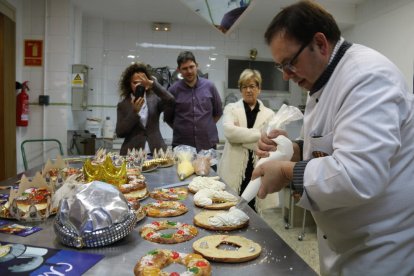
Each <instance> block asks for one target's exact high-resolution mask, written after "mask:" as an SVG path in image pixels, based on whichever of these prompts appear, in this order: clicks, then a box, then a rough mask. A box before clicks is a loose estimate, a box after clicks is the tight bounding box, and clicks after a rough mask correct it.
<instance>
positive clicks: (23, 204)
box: [15, 188, 52, 214]
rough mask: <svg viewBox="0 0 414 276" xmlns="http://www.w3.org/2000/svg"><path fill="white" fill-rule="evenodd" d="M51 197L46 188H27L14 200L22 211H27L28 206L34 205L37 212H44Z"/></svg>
mask: <svg viewBox="0 0 414 276" xmlns="http://www.w3.org/2000/svg"><path fill="white" fill-rule="evenodd" d="M51 197H52V195H51V193H50V192H49V190H47V189H46V188H29V189H27V190H25V191H24V193H23V194H22V195H21V196H19V197H17V198H16V199H15V200H16V203H17V207H18V208H19V209H20V210H21V211H22V212H23V213H27V212H28V211H29V209H30V206H32V205H34V206H35V207H36V210H37V211H38V212H40V213H41V214H45V213H46V209H47V208H48V207H49V204H50V202H51Z"/></svg>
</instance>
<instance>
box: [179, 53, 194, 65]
mask: <svg viewBox="0 0 414 276" xmlns="http://www.w3.org/2000/svg"><path fill="white" fill-rule="evenodd" d="M189 60H191V61H194V63H197V62H196V59H195V56H194V54H193V53H192V52H190V51H183V52H181V53H180V54H179V55H178V57H177V65H178V67H180V66H181V64H183V63H186V62H187V61H189Z"/></svg>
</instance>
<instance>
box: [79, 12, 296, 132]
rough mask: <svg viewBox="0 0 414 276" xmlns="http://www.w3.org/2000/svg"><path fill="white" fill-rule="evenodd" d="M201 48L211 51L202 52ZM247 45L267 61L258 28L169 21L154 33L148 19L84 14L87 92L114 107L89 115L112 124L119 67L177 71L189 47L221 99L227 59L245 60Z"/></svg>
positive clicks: (95, 102)
mask: <svg viewBox="0 0 414 276" xmlns="http://www.w3.org/2000/svg"><path fill="white" fill-rule="evenodd" d="M144 45H155V46H150V47H144ZM157 46H159V47H160V48H157ZM200 47H204V48H208V49H209V50H201V49H200ZM251 48H256V49H258V52H259V54H258V58H261V59H271V56H270V53H269V51H268V49H267V46H266V45H265V44H264V43H263V34H262V33H260V32H253V31H240V30H235V32H233V33H232V34H230V35H227V36H225V35H223V34H222V33H221V32H219V31H217V30H216V29H215V28H213V27H212V26H210V25H209V24H207V23H206V26H205V27H192V26H187V25H176V24H173V25H172V30H171V31H170V32H154V31H152V30H151V24H150V22H142V23H130V22H119V21H110V20H104V19H101V18H94V17H84V18H83V27H82V63H85V64H87V65H89V66H91V67H92V68H93V70H91V73H90V85H91V86H92V87H91V88H92V89H93V92H91V93H90V97H89V103H90V104H91V105H105V106H112V107H105V108H99V107H96V108H92V111H91V112H89V115H90V116H95V117H99V118H105V117H106V116H110V117H111V118H113V119H114V122H115V119H116V108H115V106H116V103H117V102H118V100H119V95H118V88H117V85H118V81H119V78H120V75H121V73H122V71H123V70H124V69H125V68H126V67H127V66H128V65H129V64H130V63H131V62H133V61H142V62H145V63H149V64H151V66H153V67H164V66H168V67H170V68H172V69H175V68H176V66H177V65H176V58H177V55H178V53H179V52H180V51H182V50H187V49H188V50H191V51H192V52H193V53H194V54H195V56H196V59H197V62H198V63H199V68H200V69H201V71H202V72H203V73H209V79H211V80H212V81H213V82H214V83H215V84H216V86H217V88H218V90H219V92H220V94H221V96H222V100H223V103H224V98H225V95H226V91H225V84H226V58H227V57H228V56H232V57H235V56H240V57H246V58H247V57H248V54H249V50H250V49H251ZM128 55H134V56H135V57H136V58H132V59H131V58H128ZM213 55H214V56H215V57H216V60H215V61H211V60H210V59H209V57H211V56H213ZM208 64H209V65H208ZM235 93H239V92H238V91H235ZM299 96H300V94H299ZM266 97H267V99H269V101H275V102H276V103H273V105H274V106H280V104H278V103H281V102H283V101H284V100H287V101H291V97H292V96H291V95H290V94H278V95H276V93H274V94H273V93H271V94H270V95H267V96H266ZM296 97H297V96H296ZM299 101H300V100H299ZM218 126H219V134H220V138H221V139H223V135H222V130H221V123H220V122H219V123H218ZM160 127H161V131H162V134H163V136H164V138H166V139H170V138H171V137H172V130H171V129H170V128H169V127H168V126H167V125H166V124H164V123H161V126H160Z"/></svg>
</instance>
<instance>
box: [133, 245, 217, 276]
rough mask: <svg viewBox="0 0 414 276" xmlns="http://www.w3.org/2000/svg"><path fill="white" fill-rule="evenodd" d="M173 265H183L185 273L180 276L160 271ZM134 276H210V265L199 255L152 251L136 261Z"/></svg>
mask: <svg viewBox="0 0 414 276" xmlns="http://www.w3.org/2000/svg"><path fill="white" fill-rule="evenodd" d="M173 263H177V264H181V265H184V266H185V267H186V271H185V272H184V273H181V274H180V273H178V272H165V271H163V270H162V269H164V268H166V267H167V266H169V265H170V264H173ZM134 274H135V275H136V276H150V275H162V276H168V275H170V276H179V275H187V276H210V275H211V265H210V263H209V262H208V261H207V260H206V259H204V258H203V257H202V256H201V255H199V254H194V253H191V254H186V253H180V252H176V251H171V250H167V249H154V250H151V251H149V252H148V253H147V254H146V255H145V256H143V257H142V258H141V260H139V261H138V263H137V264H136V265H135V268H134Z"/></svg>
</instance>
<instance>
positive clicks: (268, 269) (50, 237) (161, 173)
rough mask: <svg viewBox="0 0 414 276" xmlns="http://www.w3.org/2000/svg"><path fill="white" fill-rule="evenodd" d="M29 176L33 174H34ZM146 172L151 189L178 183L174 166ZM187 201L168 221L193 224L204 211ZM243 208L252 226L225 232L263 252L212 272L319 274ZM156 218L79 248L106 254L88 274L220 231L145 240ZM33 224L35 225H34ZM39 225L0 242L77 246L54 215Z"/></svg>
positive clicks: (128, 265)
mask: <svg viewBox="0 0 414 276" xmlns="http://www.w3.org/2000/svg"><path fill="white" fill-rule="evenodd" d="M27 175H29V176H30V175H31V174H27ZM144 175H145V177H146V179H147V183H148V188H149V189H150V190H152V189H153V188H155V187H160V186H162V185H166V184H171V183H175V182H179V180H178V177H177V174H176V168H175V167H170V168H161V169H157V170H155V171H152V172H149V173H144ZM15 180H16V179H9V180H7V181H3V182H1V183H0V185H1V186H3V185H10V184H11V183H12V182H13V181H15ZM151 201H153V199H151V198H147V199H145V200H143V201H142V202H141V204H146V203H148V202H151ZM184 203H185V204H186V205H187V207H188V208H189V211H188V212H187V213H186V214H185V215H183V216H179V217H173V218H168V219H169V220H172V221H179V222H186V223H191V224H192V222H193V217H194V215H195V214H197V213H199V212H201V211H202V209H200V208H197V207H195V206H194V203H193V195H192V194H191V193H190V194H189V197H188V198H187V199H186V200H185V201H184ZM240 208H241V209H242V210H243V211H245V212H246V213H247V214H248V215H249V217H250V221H249V227H248V228H246V229H242V230H236V231H232V232H226V234H229V235H241V236H244V237H246V238H249V239H251V240H253V241H255V242H257V243H259V244H260V245H261V246H262V252H261V254H260V256H259V257H258V258H257V259H255V260H252V261H249V262H245V263H238V264H230V263H217V262H211V264H212V272H213V275H238V276H240V275H250V276H252V275H255V274H256V275H316V273H315V272H314V271H313V270H312V269H311V268H310V267H309V266H308V265H307V264H306V263H305V262H304V261H303V260H302V259H301V258H300V257H299V256H298V255H297V254H296V253H295V252H294V251H293V250H292V249H291V248H290V247H289V246H288V245H287V244H286V243H285V242H284V241H283V240H282V239H281V238H280V237H279V236H278V235H277V234H276V233H275V232H274V231H273V230H272V229H271V228H270V227H269V225H267V224H266V222H265V221H264V220H263V219H261V218H260V217H259V216H258V215H257V214H256V213H255V212H254V211H253V210H252V209H251V208H250V207H249V206H248V205H247V203H246V202H243V203H242V205H241V207H240ZM154 220H160V219H156V218H150V217H146V218H144V219H143V220H141V221H140V222H138V223H137V226H136V228H135V231H133V232H132V233H131V234H130V235H128V236H127V237H125V238H124V239H122V240H121V241H119V242H117V243H114V244H112V245H109V246H106V247H103V248H92V249H90V248H89V249H81V250H80V251H84V252H89V253H97V254H103V255H105V257H104V258H103V259H102V260H101V261H100V262H99V263H97V264H96V265H95V266H93V267H92V268H91V269H90V270H89V271H87V273H86V275H132V274H133V268H134V266H135V264H136V262H137V261H138V260H139V259H140V258H141V257H142V256H143V255H144V254H145V253H146V252H148V251H150V250H152V249H157V248H159V249H161V248H166V249H172V250H176V251H178V252H192V243H193V241H195V240H197V239H199V238H201V237H204V236H206V235H212V234H218V233H219V232H215V231H208V230H204V229H202V228H198V230H199V234H198V235H197V236H196V237H195V238H194V239H192V240H190V241H188V242H185V243H179V244H174V245H168V244H165V245H163V244H157V243H152V242H149V241H147V240H144V239H142V238H141V237H140V235H139V229H140V227H142V226H143V225H144V224H146V223H150V222H152V221H154ZM22 224H23V223H22ZM30 225H32V226H34V225H33V224H30ZM36 226H39V227H41V228H43V230H41V231H39V232H37V233H34V234H32V235H30V236H28V237H19V236H15V235H8V234H2V233H0V241H5V242H13V243H22V244H26V245H32V246H43V247H49V248H61V249H67V250H76V249H75V248H69V247H66V246H64V245H62V244H60V243H59V241H58V240H57V239H56V235H55V233H54V231H53V217H52V218H49V219H48V220H47V221H45V222H40V223H36ZM220 234H222V233H220ZM229 254H231V251H229ZM177 266H178V265H172V266H170V269H168V268H167V269H166V271H173V270H172V268H175V269H174V270H175V271H179V269H180V268H178V269H177ZM181 271H184V267H182V269H181Z"/></svg>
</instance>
